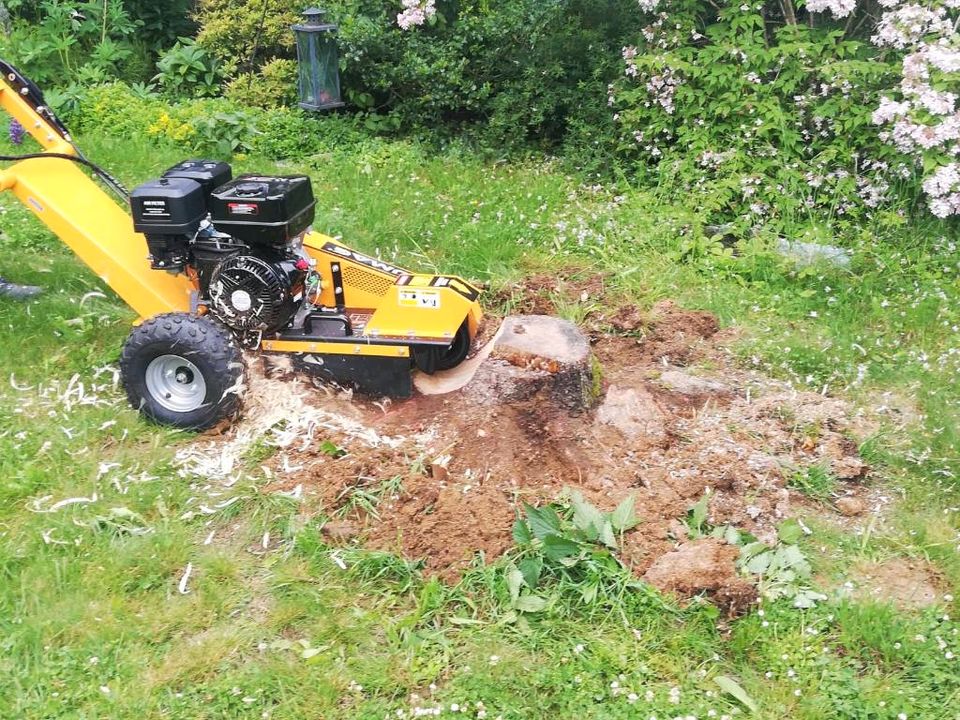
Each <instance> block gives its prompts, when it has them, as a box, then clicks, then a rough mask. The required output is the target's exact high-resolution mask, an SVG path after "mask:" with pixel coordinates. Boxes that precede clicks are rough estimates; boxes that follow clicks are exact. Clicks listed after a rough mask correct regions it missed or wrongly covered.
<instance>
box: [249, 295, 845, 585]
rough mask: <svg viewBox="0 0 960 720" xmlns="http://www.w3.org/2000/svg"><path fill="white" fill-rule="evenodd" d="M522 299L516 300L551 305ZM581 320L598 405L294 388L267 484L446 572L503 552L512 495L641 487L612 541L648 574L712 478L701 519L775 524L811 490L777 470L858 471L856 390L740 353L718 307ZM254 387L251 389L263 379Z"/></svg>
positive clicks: (761, 531)
mask: <svg viewBox="0 0 960 720" xmlns="http://www.w3.org/2000/svg"><path fill="white" fill-rule="evenodd" d="M588 281H589V283H590V289H589V290H581V289H580V287H579V286H577V285H575V284H573V285H571V284H569V283H568V285H567V286H566V289H565V292H567V293H568V294H569V295H571V296H572V298H573V299H576V298H577V297H578V296H581V295H582V293H587V294H588V295H591V297H595V295H592V293H600V292H602V282H601V281H600V280H598V279H597V278H596V277H591V278H589V279H588ZM535 295H536V297H540V294H539V292H538V293H535ZM568 299H569V298H568ZM531 304H532V303H527V302H526V301H523V302H521V303H519V306H522V309H523V310H527V311H537V312H544V311H548V310H549V309H550V308H547V307H544V306H532V307H527V306H526V305H531ZM586 324H587V326H588V329H589V331H590V334H591V339H592V341H593V351H594V353H595V355H596V357H597V358H598V360H599V361H600V364H601V366H602V368H603V377H604V386H605V396H604V397H603V399H602V400H601V403H600V405H599V407H598V408H597V409H596V411H594V412H592V413H589V414H586V415H580V416H578V417H571V416H570V415H569V414H567V413H565V412H563V411H562V410H561V409H559V408H558V407H557V406H556V405H554V404H552V403H545V402H543V398H542V397H540V396H537V395H535V396H533V397H531V398H528V399H526V400H522V401H513V402H510V403H509V404H505V403H502V402H497V401H496V398H486V400H487V401H486V402H477V401H476V398H474V397H472V396H471V394H470V388H469V386H468V387H467V388H464V390H463V391H460V392H456V393H452V394H449V395H440V396H416V397H414V398H412V399H410V400H406V401H401V402H392V403H390V402H387V403H373V402H370V401H366V400H359V399H353V401H352V402H349V396H348V395H344V394H342V393H333V394H331V393H329V391H327V392H326V393H324V392H319V391H316V392H312V393H310V394H309V395H306V394H301V395H297V397H296V404H299V405H300V408H301V409H300V411H299V417H295V418H293V419H291V420H290V422H289V423H288V426H287V429H286V430H285V431H284V432H285V433H286V435H282V436H281V438H280V439H281V442H280V444H281V446H282V447H283V448H284V449H283V450H282V451H281V452H280V453H279V454H278V456H277V457H276V458H274V460H273V461H272V466H271V467H272V472H273V473H274V475H275V481H274V483H273V485H272V489H274V490H284V491H290V490H293V489H296V488H297V487H298V486H300V487H301V488H302V491H303V494H304V495H305V496H306V498H307V499H308V500H309V501H310V502H311V506H312V507H314V508H315V509H316V510H317V511H318V512H324V513H325V514H327V515H328V516H331V517H334V518H337V523H338V524H337V525H334V526H333V528H334V529H336V530H337V532H336V533H331V537H334V536H335V537H336V538H337V539H339V540H344V539H350V540H351V541H360V542H363V543H364V544H365V545H366V546H368V547H373V548H382V549H387V550H394V551H398V552H401V553H403V554H404V555H405V556H407V557H410V558H422V559H423V560H424V562H425V564H426V567H427V569H428V571H430V572H433V573H437V574H439V575H441V576H443V577H444V578H454V577H456V576H457V574H458V573H459V572H460V571H461V570H462V568H463V567H464V566H465V565H466V564H467V563H469V562H470V561H471V560H472V558H473V557H474V555H475V554H476V553H478V552H481V553H483V554H484V556H485V557H486V558H487V559H488V560H489V559H492V558H494V557H496V556H497V555H499V554H501V553H502V552H504V551H505V550H506V549H507V548H508V547H509V546H510V545H511V544H512V539H511V533H510V529H511V526H512V523H513V521H514V518H515V514H516V512H517V509H518V508H519V507H520V504H521V502H528V503H531V504H536V503H538V502H544V501H550V500H553V499H555V498H556V497H557V495H558V493H560V492H561V490H562V489H563V488H564V487H568V486H572V487H576V488H578V489H579V490H580V491H581V492H582V493H583V495H584V496H585V497H586V498H587V499H588V500H590V501H591V502H593V503H594V504H595V505H597V506H598V507H600V508H601V509H605V510H609V509H612V508H613V507H615V506H616V505H617V504H618V503H619V502H620V501H621V500H622V499H623V498H624V497H626V496H627V495H629V494H634V495H635V496H636V510H637V515H638V516H639V518H640V519H641V523H640V525H639V526H638V527H637V528H636V529H635V530H633V531H631V532H630V533H628V534H627V536H626V537H625V539H624V547H623V552H622V555H623V557H624V558H625V560H626V561H627V562H629V563H631V564H632V566H633V567H634V568H635V571H636V572H637V573H638V574H639V575H642V574H643V573H645V572H647V571H648V570H649V569H650V568H651V567H652V566H654V563H655V561H656V562H658V565H657V567H659V568H660V569H661V570H658V572H661V571H662V569H663V563H669V562H671V561H670V560H669V559H668V558H670V557H671V555H667V553H671V552H672V551H674V549H675V548H676V547H677V545H678V544H680V543H683V542H685V541H686V540H687V538H686V537H685V534H684V530H683V525H682V524H680V523H679V522H678V521H677V519H678V518H682V517H684V516H685V515H686V513H687V511H688V510H689V508H690V507H691V506H692V505H693V504H694V503H695V502H696V501H697V500H698V499H700V498H701V497H702V496H703V494H704V492H705V491H706V490H707V489H710V490H712V491H713V494H712V500H711V503H710V512H709V522H711V523H713V524H724V523H730V524H734V525H736V526H738V527H740V528H743V529H745V530H748V531H750V532H753V533H754V534H756V535H757V536H758V537H760V538H761V539H767V540H773V539H774V536H775V526H776V524H777V523H778V522H779V521H780V520H782V519H783V518H785V517H787V516H789V515H791V514H793V513H794V512H795V507H794V506H795V505H796V504H798V503H799V504H803V503H804V500H803V498H802V496H800V495H798V494H796V493H794V492H792V491H790V490H788V489H787V488H786V487H785V478H787V477H789V476H790V475H791V474H792V473H793V472H795V471H796V469H797V468H802V467H807V466H809V465H811V464H815V463H817V464H825V465H828V466H833V467H834V468H835V470H836V471H837V474H838V475H839V474H843V475H844V476H847V477H850V476H854V475H856V476H859V475H860V474H862V471H863V468H862V464H859V460H858V459H857V458H856V456H855V455H856V442H855V441H854V440H853V439H851V437H849V434H850V432H852V426H853V419H852V418H851V416H850V410H849V408H848V407H847V406H846V405H845V404H844V403H843V402H841V401H838V400H835V399H831V398H827V397H823V396H821V395H817V394H813V393H804V392H798V391H796V390H794V389H791V388H790V387H789V386H787V385H786V384H783V383H780V382H777V381H773V380H770V379H769V378H765V377H762V376H759V375H756V374H753V373H750V372H747V371H744V370H741V369H738V368H736V367H735V366H734V364H733V363H732V360H731V357H730V355H729V353H728V352H727V351H726V350H725V349H724V345H723V343H724V340H725V337H724V335H723V333H721V332H720V331H719V327H718V324H717V321H716V318H714V317H713V316H712V315H710V314H707V313H702V312H691V311H686V310H683V309H681V308H679V307H677V306H676V305H675V304H673V303H671V302H661V303H659V304H658V305H656V306H655V307H654V308H653V309H652V311H651V312H649V313H644V312H641V311H639V310H638V309H637V308H635V307H622V308H619V309H617V310H615V311H611V312H609V313H608V314H606V315H602V314H599V313H593V314H592V315H591V316H590V317H588V320H587V323H586ZM694 366H696V368H697V369H695V370H694V369H692V368H693V367H694ZM707 368H709V370H707ZM300 382H301V383H302V382H303V381H302V380H301V381H300ZM301 387H302V385H301ZM252 390H253V393H254V395H257V394H258V392H260V391H258V390H257V384H256V383H254V387H253V388H252ZM278 392H279V391H278V390H277V387H276V386H273V385H271V386H270V388H269V390H268V391H267V402H268V404H270V405H272V406H277V405H278V404H279V403H280V400H279V399H278ZM304 398H309V399H307V400H306V402H308V404H309V407H306V408H305V407H303V405H302V403H303V402H304ZM287 405H289V406H291V407H292V406H293V405H294V403H287ZM345 407H347V408H348V410H347V411H344V408H345ZM344 413H346V414H344ZM296 414H297V413H294V415H296ZM305 418H306V419H305ZM237 432H243V430H242V424H241V428H240V429H238V431H237ZM324 440H329V441H330V442H332V443H335V444H336V445H338V446H340V447H342V448H343V450H344V451H345V453H346V454H343V455H342V456H340V455H341V453H339V452H331V446H330V445H329V443H328V444H327V445H326V446H322V445H321V443H322V441H324ZM852 468H857V472H856V473H854V472H853V471H852ZM851 488H852V486H850V488H848V489H849V490H851V491H852V489H851ZM344 528H345V529H344ZM658 558H660V561H658ZM667 586H669V588H670V589H672V590H676V591H678V592H680V593H684V592H693V591H694V589H693V588H692V587H685V586H683V585H682V584H680V583H678V582H672V581H671V582H669V583H665V587H667ZM725 587H726V585H725V584H724V583H721V584H719V585H717V586H716V587H713V586H710V587H701V588H699V589H700V590H703V589H707V590H711V591H714V592H717V593H721V591H722V592H727V590H724V588H725ZM730 592H732V593H734V594H736V592H737V590H736V588H733V589H732V590H730Z"/></svg>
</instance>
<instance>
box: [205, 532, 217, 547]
mask: <svg viewBox="0 0 960 720" xmlns="http://www.w3.org/2000/svg"><path fill="white" fill-rule="evenodd" d="M216 534H217V531H216V530H211V531H210V534H209V535H207V537H206V538H204V540H203V544H204V545H209V544H210V543H212V542H213V536H214V535H216Z"/></svg>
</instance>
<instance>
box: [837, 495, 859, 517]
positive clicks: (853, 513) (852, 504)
mask: <svg viewBox="0 0 960 720" xmlns="http://www.w3.org/2000/svg"><path fill="white" fill-rule="evenodd" d="M834 505H836V507H837V510H838V511H839V512H840V514H841V515H846V516H847V517H857V516H858V515H863V514H864V513H865V512H866V511H867V506H866V505H865V504H864V502H863V500H861V499H860V498H856V497H853V496H852V495H846V496H844V497H842V498H840V499H838V500H837V501H836V502H835V503H834Z"/></svg>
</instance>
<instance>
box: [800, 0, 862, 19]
mask: <svg viewBox="0 0 960 720" xmlns="http://www.w3.org/2000/svg"><path fill="white" fill-rule="evenodd" d="M856 6H857V0H807V10H809V11H810V12H827V11H829V12H830V13H831V14H832V15H833V16H834V17H835V18H845V17H847V16H848V15H850V13H852V12H853V11H854V9H855V8H856Z"/></svg>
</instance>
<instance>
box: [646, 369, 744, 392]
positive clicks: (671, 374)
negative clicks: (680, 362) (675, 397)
mask: <svg viewBox="0 0 960 720" xmlns="http://www.w3.org/2000/svg"><path fill="white" fill-rule="evenodd" d="M660 383H661V384H662V385H663V386H664V387H666V388H668V389H670V390H673V391H674V392H678V393H681V394H683V395H712V396H715V397H720V396H724V395H729V394H730V388H729V387H728V386H727V385H724V384H723V383H722V382H717V381H716V380H708V379H707V378H702V377H697V376H696V375H688V374H687V373H685V372H680V371H679V370H668V371H667V372H665V373H663V374H662V375H661V376H660Z"/></svg>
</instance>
